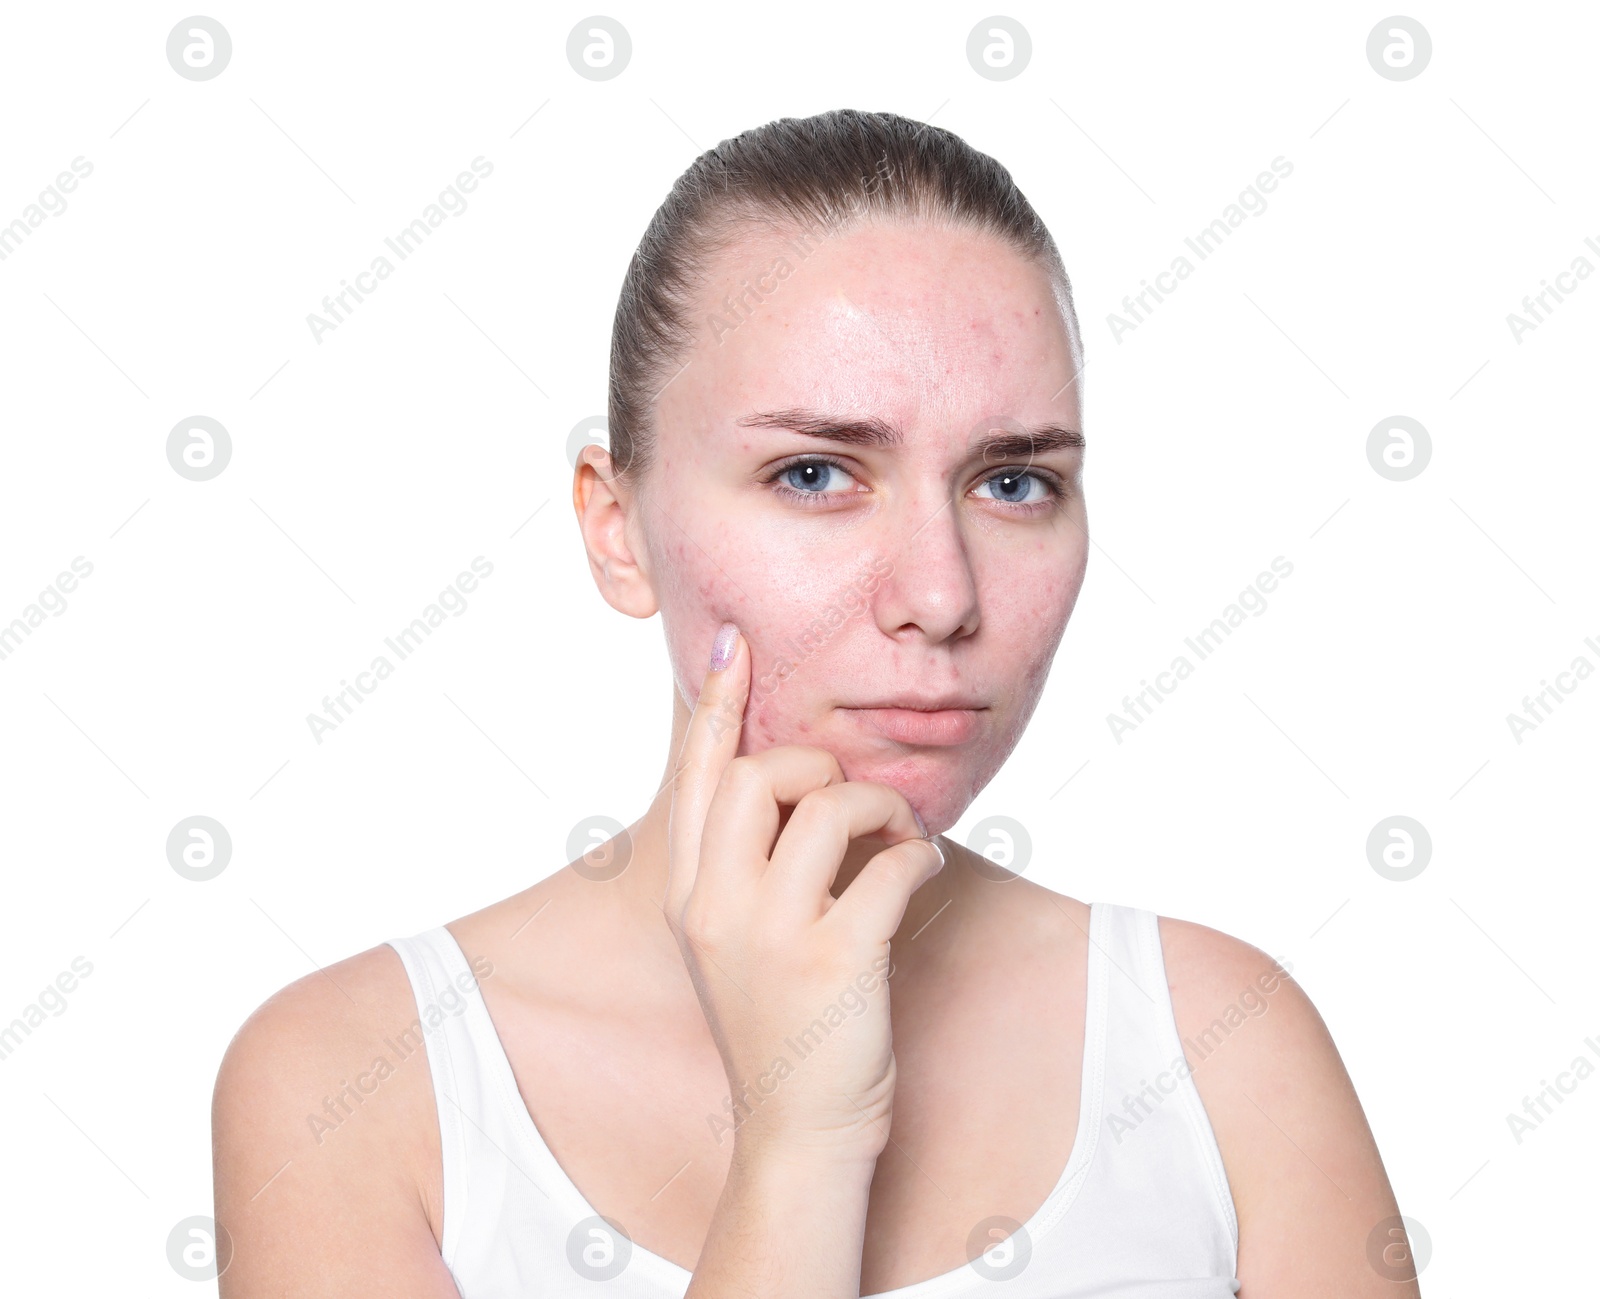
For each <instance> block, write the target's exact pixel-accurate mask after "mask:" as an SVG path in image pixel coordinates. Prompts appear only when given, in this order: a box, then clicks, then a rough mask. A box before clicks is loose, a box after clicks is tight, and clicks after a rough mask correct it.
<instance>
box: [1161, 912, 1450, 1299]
mask: <svg viewBox="0 0 1600 1299" xmlns="http://www.w3.org/2000/svg"><path fill="white" fill-rule="evenodd" d="M1160 925H1161V933H1162V945H1163V948H1164V950H1165V952H1166V956H1167V977H1168V980H1169V982H1170V984H1171V986H1172V999H1173V1011H1174V1014H1175V1016H1176V1018H1177V1022H1178V1031H1179V1034H1180V1035H1181V1036H1182V1037H1183V1038H1184V1039H1185V1041H1184V1052H1185V1055H1186V1056H1187V1058H1188V1060H1189V1063H1190V1066H1191V1067H1192V1068H1193V1070H1194V1081H1195V1086H1196V1087H1197V1088H1198V1089H1199V1091H1200V1097H1201V1100H1202V1101H1204V1103H1205V1107H1206V1112H1207V1114H1208V1115H1209V1117H1210V1119H1211V1126H1212V1129H1213V1131H1214V1132H1215V1133H1216V1137H1217V1145H1218V1147H1219V1149H1220V1150H1221V1152H1222V1156H1223V1164H1224V1166H1225V1168H1226V1170H1227V1174H1228V1181H1229V1183H1230V1185H1231V1187H1232V1191H1233V1199H1234V1204H1235V1207H1236V1209H1237V1211H1238V1216H1239V1269H1238V1275H1239V1282H1240V1288H1239V1299H1324V1297H1327V1299H1335V1297H1337V1299H1417V1297H1418V1295H1419V1293H1420V1292H1419V1290H1418V1287H1417V1281H1416V1278H1415V1271H1414V1267H1411V1268H1408V1266H1407V1260H1408V1259H1409V1257H1410V1250H1409V1247H1408V1245H1407V1242H1406V1240H1405V1238H1404V1236H1403V1234H1399V1233H1398V1231H1391V1228H1392V1227H1393V1228H1397V1227H1398V1223H1399V1213H1400V1210H1399V1208H1398V1207H1397V1205H1396V1202H1395V1195H1394V1191H1393V1189H1392V1188H1391V1187H1390V1185H1389V1178H1388V1175H1387V1173H1386V1172H1385V1171H1384V1167H1383V1160H1382V1158H1381V1156H1380V1155H1379V1153H1378V1146H1377V1142H1376V1141H1375V1140H1374V1139H1373V1135H1372V1130H1371V1128H1370V1127H1369V1126H1368V1124H1367V1118H1366V1114H1365V1113H1364V1112H1363V1110H1362V1108H1361V1101H1360V1099H1359V1098H1358V1097H1357V1096H1356V1090H1355V1086H1354V1085H1353V1084H1352V1082H1351V1081H1350V1076H1349V1074H1348V1073H1347V1072H1346V1070H1345V1067H1344V1062H1343V1061H1342V1060H1341V1059H1340V1057H1339V1052H1338V1049H1337V1048H1336V1047H1335V1046H1334V1043H1333V1039H1332V1037H1331V1036H1330V1035H1329V1033H1328V1029H1327V1026H1326V1025H1325V1024H1324V1023H1323V1021H1322V1016H1321V1015H1319V1014H1318V1013H1317V1010H1316V1007H1315V1006H1313V1005H1312V1004H1311V1000H1310V998H1309V997H1307V996H1306V994H1305V992H1304V991H1303V990H1302V989H1301V987H1300V985H1299V984H1298V983H1296V982H1295V981H1294V979H1293V978H1292V977H1290V976H1289V975H1287V974H1285V973H1284V972H1283V971H1282V970H1281V968H1280V967H1278V965H1277V963H1276V962H1275V961H1274V960H1273V959H1272V958H1271V957H1269V956H1268V955H1267V954H1266V953H1264V952H1262V951H1261V950H1260V949H1258V948H1256V947H1252V946H1251V945H1250V944H1249V943H1245V942H1241V941H1240V940H1238V939H1236V938H1230V937H1229V936H1228V935H1226V934H1222V933H1218V932H1217V931H1216V930H1214V929H1208V928H1206V927H1205V926H1203V925H1194V924H1189V923H1187V922H1185V921H1175V920H1168V919H1165V918H1163V919H1162V920H1161V922H1160ZM1230 1006H1231V1007H1235V1008H1236V1011H1237V1012H1239V1013H1242V1022H1237V1027H1234V1028H1232V1029H1231V1031H1229V1032H1228V1033H1227V1034H1226V1036H1225V1037H1220V1035H1219V1034H1218V1033H1217V1032H1216V1031H1215V1030H1214V1029H1213V1031H1212V1035H1211V1037H1210V1038H1209V1039H1207V1038H1205V1037H1204V1035H1205V1034H1206V1032H1207V1029H1208V1028H1209V1027H1211V1026H1213V1025H1214V1024H1215V1023H1216V1022H1217V1021H1218V1020H1219V1018H1221V1017H1223V1016H1224V1015H1226V1013H1227V1012H1228V1009H1229V1007H1230ZM1238 1017H1239V1016H1238V1014H1237V1013H1236V1016H1235V1018H1236V1021H1237V1020H1238ZM1224 1022H1226V1021H1224ZM1219 1037H1220V1040H1219ZM1201 1041H1205V1042H1206V1043H1207V1046H1206V1047H1205V1048H1202V1049H1205V1050H1206V1052H1207V1053H1206V1054H1204V1055H1201V1054H1200V1053H1199V1051H1197V1050H1196V1047H1195V1043H1198V1042H1201Z"/></svg>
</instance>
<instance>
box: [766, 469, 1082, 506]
mask: <svg viewBox="0 0 1600 1299" xmlns="http://www.w3.org/2000/svg"><path fill="white" fill-rule="evenodd" d="M810 465H829V466H831V467H832V468H834V469H837V470H839V472H840V473H845V474H849V473H850V467H849V466H848V465H846V464H842V463H841V462H840V461H838V460H834V459H832V458H831V457H829V456H802V457H801V458H800V459H798V460H791V461H789V462H788V463H787V464H782V465H779V466H778V467H777V468H776V469H774V470H773V471H772V473H770V474H768V475H767V477H765V478H764V479H762V482H763V483H766V484H769V485H771V486H773V487H775V488H776V489H777V491H778V494H779V495H781V496H785V497H788V498H790V499H791V500H798V501H799V502H800V503H801V504H803V505H805V506H807V507H811V508H815V505H816V503H817V502H819V501H821V500H825V499H826V498H827V497H829V496H837V495H843V494H844V493H839V492H802V491H799V490H797V489H796V488H793V487H790V486H789V485H788V484H787V483H783V482H779V481H778V480H779V479H781V478H782V477H783V476H784V475H785V474H787V473H789V472H790V471H791V470H795V469H804V468H806V467H808V466H810ZM1024 474H1026V475H1027V476H1028V477H1030V478H1036V479H1038V480H1039V481H1040V482H1041V483H1043V484H1044V486H1045V489H1046V490H1047V491H1048V492H1049V493H1050V496H1049V499H1047V500H1043V501H1024V502H1020V503H1011V502H1006V501H1001V502H999V503H1000V504H1002V505H1008V504H1009V505H1010V508H1011V509H1013V510H1014V511H1016V512H1017V513H1018V514H1036V513H1038V512H1039V511H1040V510H1049V509H1054V508H1055V507H1056V506H1057V505H1059V504H1060V503H1061V502H1062V501H1063V500H1065V499H1066V495H1067V493H1066V489H1065V488H1064V487H1063V486H1062V483H1061V480H1060V479H1059V478H1058V477H1057V476H1056V475H1055V474H1053V473H1050V472H1048V471H1047V470H1043V469H1024V468H1023V467H1022V466H1020V465H1008V466H1006V467H1004V468H1002V469H999V470H997V471H996V472H994V473H992V474H990V475H989V476H988V477H987V478H985V479H984V480H983V481H984V482H986V483H992V482H994V481H995V480H996V479H1000V478H1007V477H1021V476H1022V475H1024ZM850 476H851V477H852V478H853V477H855V475H854V474H851V475H850Z"/></svg>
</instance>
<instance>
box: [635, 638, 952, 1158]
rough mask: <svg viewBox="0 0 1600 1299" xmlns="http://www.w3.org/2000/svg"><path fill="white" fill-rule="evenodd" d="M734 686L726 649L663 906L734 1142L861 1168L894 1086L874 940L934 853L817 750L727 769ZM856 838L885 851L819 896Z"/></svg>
mask: <svg viewBox="0 0 1600 1299" xmlns="http://www.w3.org/2000/svg"><path fill="white" fill-rule="evenodd" d="M749 690H750V653H749V647H748V646H747V645H746V643H745V641H744V638H743V637H742V636H738V637H736V639H735V642H734V646H733V653H732V657H731V659H730V661H729V662H728V664H727V666H726V667H725V668H723V669H722V670H720V671H717V670H714V669H713V670H709V671H707V673H706V677H705V681H704V683H703V684H702V686H701V690H700V698H699V701H698V702H697V703H696V705H695V709H694V713H693V715H692V717H691V718H690V720H689V727H688V733H687V735H686V736H685V739H684V744H683V750H682V752H681V753H680V755H679V759H678V771H677V774H676V776H675V778H674V782H673V790H672V805H671V812H670V817H669V821H668V831H667V834H668V852H669V863H668V869H667V895H666V898H665V900H664V903H663V909H664V910H665V912H666V915H667V921H668V924H669V925H670V926H671V928H672V931H673V933H674V936H675V937H676V938H677V940H678V944H679V947H680V949H681V950H682V952H683V958H684V963H685V964H686V965H687V967H688V969H689V974H690V978H691V979H692V980H693V982H694V987H695V992H696V994H697V995H698V996H699V998H700V1005H701V1008H702V1010H703V1011H704V1012H705V1017H706V1023H707V1024H708V1025H709V1026H710V1029H711V1033H712V1036H713V1038H714V1040H715V1041H716V1044H717V1048H718V1050H719V1051H720V1053H721V1055H722V1060H723V1065H724V1067H725V1068H726V1070H727V1073H728V1081H729V1085H730V1088H731V1090H732V1094H733V1097H734V1119H733V1121H734V1122H735V1124H736V1131H737V1143H738V1144H739V1145H741V1146H744V1147H747V1148H748V1147H750V1146H751V1145H755V1146H759V1147H761V1148H762V1149H776V1150H779V1151H782V1152H785V1153H795V1154H800V1155H803V1156H804V1157H806V1158H808V1159H810V1158H815V1157H818V1156H820V1157H822V1158H832V1157H839V1158H842V1159H845V1160H853V1159H865V1160H869V1161H871V1160H876V1158H877V1156H878V1155H879V1153H881V1151H882V1150H883V1147H884V1145H885V1144H886V1143H887V1141H888V1136H889V1120H890V1116H891V1112H892V1103H893V1098H894V1085H895V1062H894V1053H893V1050H892V1049H891V1034H890V1022H889V987H888V982H887V977H888V974H889V971H890V969H891V965H890V953H889V940H890V938H891V937H893V935H894V933H895V931H896V930H897V929H898V928H899V926H900V922H901V920H902V919H903V918H904V916H905V911H906V906H907V904H908V902H909V901H910V899H911V894H912V893H913V892H915V891H916V890H917V889H918V888H919V887H921V885H922V884H924V883H925V882H926V881H927V880H928V879H930V878H931V877H932V876H933V875H934V874H936V873H937V872H938V871H939V870H941V869H942V868H943V866H944V854H943V852H942V851H941V850H940V849H939V847H938V845H937V843H936V842H934V841H933V840H931V839H928V838H925V837H924V834H923V829H922V827H921V826H920V825H919V824H918V820H917V816H916V813H915V812H914V811H913V809H912V807H911V805H910V803H908V802H907V801H906V799H905V798H904V796H903V795H901V794H900V793H899V792H898V791H896V790H894V789H892V788H890V787H889V786H888V785H884V784H879V783H877V782H873V781H847V780H845V778H844V773H843V771H842V770H841V768H840V766H839V762H838V760H837V759H836V758H835V757H834V756H833V755H832V754H831V753H829V752H828V751H827V750H825V749H820V748H815V747H810V746H802V745H784V746H780V747H776V748H772V749H767V750H765V751H763V752H761V753H756V754H750V755H746V756H744V757H735V756H734V755H735V753H736V752H737V750H738V746H739V737H740V734H741V732H742V729H743V724H744V711H745V707H746V704H747V702H748V699H749ZM786 807H789V808H792V809H793V810H792V811H791V812H790V813H789V815H788V820H787V823H784V821H783V809H784V808H786ZM780 827H781V831H780ZM866 836H870V837H873V838H876V839H881V840H883V841H884V842H885V843H887V844H890V845H891V846H890V847H887V848H885V849H884V850H883V851H882V852H880V853H878V854H877V855H876V856H875V857H873V858H872V859H871V860H870V861H869V862H868V863H867V864H866V866H864V867H863V868H862V870H861V872H860V874H859V875H858V876H857V877H856V878H855V879H854V880H852V881H851V883H850V885H849V887H848V888H846V889H845V890H844V891H843V893H841V894H840V896H839V897H838V898H837V899H835V898H834V897H833V896H832V895H831V894H830V892H829V889H830V887H831V885H832V884H833V882H834V879H835V877H836V876H837V875H838V872H839V867H840V865H841V863H842V862H843V860H844V855H845V852H846V849H847V848H848V846H849V843H850V841H851V840H852V839H857V838H862V837H866Z"/></svg>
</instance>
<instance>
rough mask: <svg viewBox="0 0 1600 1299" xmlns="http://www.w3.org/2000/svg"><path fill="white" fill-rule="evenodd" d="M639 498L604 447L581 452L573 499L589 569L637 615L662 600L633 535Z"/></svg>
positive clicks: (616, 601)
mask: <svg viewBox="0 0 1600 1299" xmlns="http://www.w3.org/2000/svg"><path fill="white" fill-rule="evenodd" d="M636 503H637V500H636V496H635V494H634V493H632V492H630V491H628V489H627V488H625V487H624V486H623V485H622V484H621V483H620V482H618V481H617V480H616V479H615V477H614V476H613V474H612V462H611V457H610V455H609V454H608V453H607V451H606V449H605V448H604V447H601V446H592V445H591V446H587V447H585V448H584V449H583V450H582V452H580V453H579V456H578V463H577V466H576V467H575V469H574V471H573V479H572V505H573V510H574V512H575V513H576V514H577V516H578V531H579V533H580V535H581V536H582V538H583V545H584V550H585V551H586V552H587V554H588V558H589V572H590V573H591V574H592V575H593V577H594V582H595V586H596V587H597V588H599V591H600V594H601V596H602V597H603V598H604V599H605V602H606V603H607V604H609V605H610V606H611V607H612V608H613V609H616V610H617V611H618V612H620V613H625V614H627V615H629V616H630V617H633V618H648V617H650V616H651V615H652V614H653V613H655V612H656V609H657V608H658V605H657V602H656V596H655V591H654V589H653V587H652V586H651V583H650V579H649V576H648V574H647V573H646V572H645V570H644V568H643V566H642V565H641V564H640V563H639V561H638V559H637V558H636V551H635V546H634V538H633V537H632V536H631V535H630V534H631V531H632V529H631V528H630V521H631V519H632V516H633V512H634V506H635V505H636Z"/></svg>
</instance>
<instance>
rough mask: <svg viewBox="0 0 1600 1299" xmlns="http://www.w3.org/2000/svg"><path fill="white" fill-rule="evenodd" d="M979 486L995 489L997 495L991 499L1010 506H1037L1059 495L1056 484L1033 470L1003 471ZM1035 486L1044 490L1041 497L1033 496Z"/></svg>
mask: <svg viewBox="0 0 1600 1299" xmlns="http://www.w3.org/2000/svg"><path fill="white" fill-rule="evenodd" d="M978 486H979V487H993V488H994V489H995V492H996V494H995V496H994V497H992V498H991V499H993V500H997V501H1004V502H1006V503H1007V504H1008V505H1037V504H1039V503H1040V502H1042V501H1046V500H1048V499H1050V498H1051V497H1052V496H1056V495H1058V494H1059V493H1058V492H1057V489H1056V486H1055V484H1054V483H1052V482H1051V481H1050V480H1049V479H1047V478H1045V477H1044V475H1043V474H1039V473H1035V472H1034V471H1033V470H1031V469H1002V470H1001V471H1000V472H999V473H997V474H995V475H993V476H992V477H990V478H986V479H984V480H983V482H981V483H979V484H978ZM1034 486H1038V487H1040V488H1042V489H1043V491H1042V493H1041V494H1040V495H1032V494H1031V492H1030V489H1031V488H1032V487H1034Z"/></svg>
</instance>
